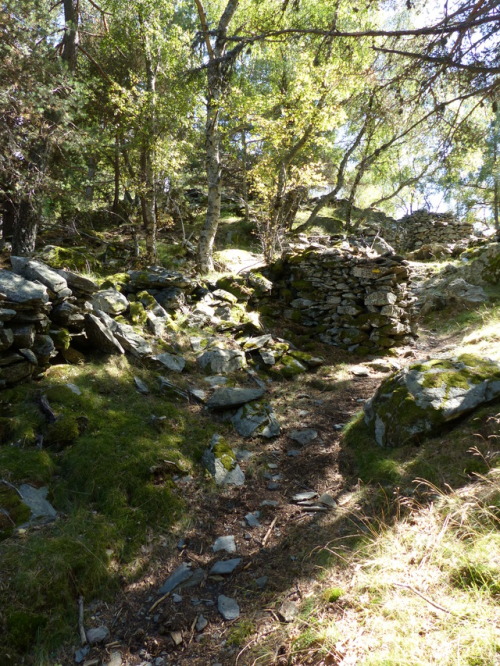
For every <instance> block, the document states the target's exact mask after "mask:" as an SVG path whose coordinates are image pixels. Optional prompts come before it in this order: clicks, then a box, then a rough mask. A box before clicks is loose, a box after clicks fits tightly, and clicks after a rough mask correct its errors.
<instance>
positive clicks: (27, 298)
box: [0, 270, 49, 307]
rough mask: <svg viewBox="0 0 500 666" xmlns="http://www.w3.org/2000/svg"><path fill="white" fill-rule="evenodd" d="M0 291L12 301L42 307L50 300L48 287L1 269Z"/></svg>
mask: <svg viewBox="0 0 500 666" xmlns="http://www.w3.org/2000/svg"><path fill="white" fill-rule="evenodd" d="M0 292H1V293H3V294H5V296H6V298H7V300H9V301H11V302H12V303H16V304H20V305H27V306H31V307H37V306H38V307H41V306H42V305H43V304H45V303H47V302H48V300H49V295H48V293H47V288H46V287H45V286H44V285H42V284H36V283H35V282H31V281H30V280H26V279H25V278H23V277H21V276H20V275H16V274H15V273H11V271H5V270H0Z"/></svg>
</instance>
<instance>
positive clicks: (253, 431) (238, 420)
mask: <svg viewBox="0 0 500 666" xmlns="http://www.w3.org/2000/svg"><path fill="white" fill-rule="evenodd" d="M231 423H232V424H233V426H234V427H235V429H236V432H237V433H238V434H239V435H241V436H242V437H257V436H260V437H265V438H266V439H270V438H271V437H277V436H278V435H279V434H280V432H281V427H280V424H279V422H278V419H277V418H276V414H275V413H274V411H273V408H272V407H271V405H269V404H267V403H262V402H255V403H251V404H245V405H243V406H242V407H240V408H239V409H238V411H237V412H236V413H235V414H234V415H233V416H232V417H231Z"/></svg>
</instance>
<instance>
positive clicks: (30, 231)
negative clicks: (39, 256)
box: [12, 198, 38, 257]
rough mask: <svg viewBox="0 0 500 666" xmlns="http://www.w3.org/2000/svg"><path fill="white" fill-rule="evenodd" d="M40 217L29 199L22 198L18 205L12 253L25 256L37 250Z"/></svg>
mask: <svg viewBox="0 0 500 666" xmlns="http://www.w3.org/2000/svg"><path fill="white" fill-rule="evenodd" d="M37 229H38V218H37V214H36V211H35V209H34V208H33V205H32V203H31V202H30V201H29V199H26V198H25V199H22V200H21V201H20V203H19V205H18V206H17V210H16V217H15V224H14V233H13V236H12V254H13V255H15V256H18V257H24V256H26V255H29V254H31V253H32V252H34V250H35V242H36V234H37Z"/></svg>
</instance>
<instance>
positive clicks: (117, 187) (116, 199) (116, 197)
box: [111, 136, 121, 213]
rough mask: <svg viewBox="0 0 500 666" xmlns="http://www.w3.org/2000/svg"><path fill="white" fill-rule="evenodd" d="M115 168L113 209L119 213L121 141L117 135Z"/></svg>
mask: <svg viewBox="0 0 500 666" xmlns="http://www.w3.org/2000/svg"><path fill="white" fill-rule="evenodd" d="M113 169H114V195H113V206H112V208H111V210H112V211H113V212H114V213H117V212H118V210H119V208H120V176H121V174H120V141H119V139H118V137H117V136H116V137H115V154H114V159H113Z"/></svg>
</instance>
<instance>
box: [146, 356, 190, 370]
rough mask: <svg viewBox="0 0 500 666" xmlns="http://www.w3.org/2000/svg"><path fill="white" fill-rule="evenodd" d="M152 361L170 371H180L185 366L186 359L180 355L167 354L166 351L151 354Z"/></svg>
mask: <svg viewBox="0 0 500 666" xmlns="http://www.w3.org/2000/svg"><path fill="white" fill-rule="evenodd" d="M153 361H157V362H158V363H160V365H161V366H162V368H163V369H164V368H166V369H167V370H171V371H172V372H182V371H183V370H184V367H185V366H186V361H185V359H184V358H183V357H182V356H178V355H176V354H169V353H168V352H164V353H163V354H158V355H157V356H153Z"/></svg>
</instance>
